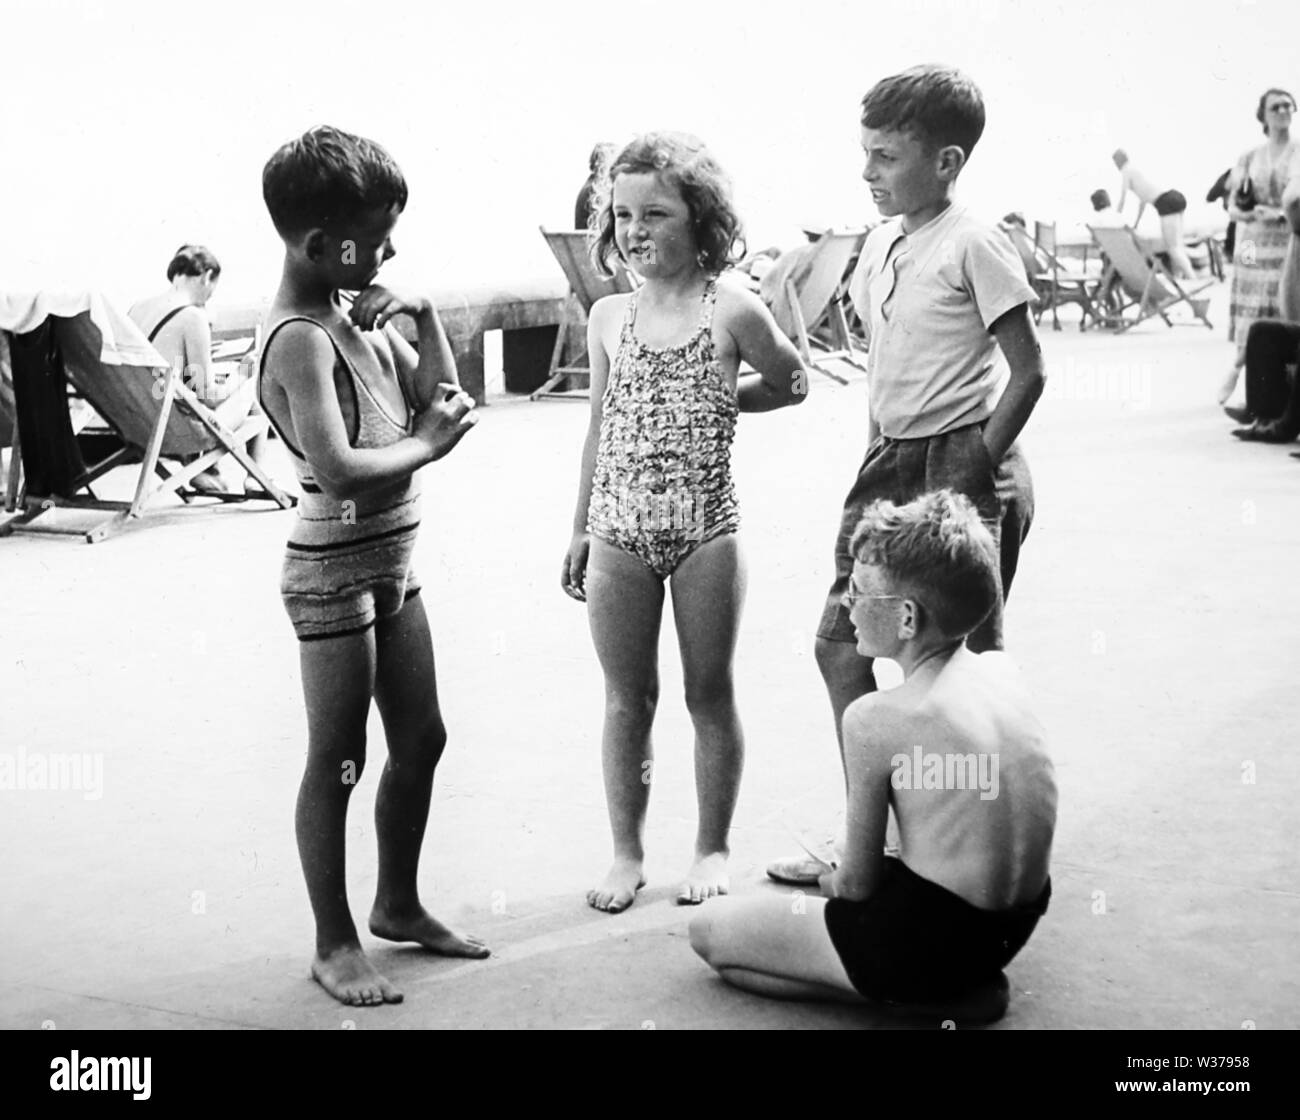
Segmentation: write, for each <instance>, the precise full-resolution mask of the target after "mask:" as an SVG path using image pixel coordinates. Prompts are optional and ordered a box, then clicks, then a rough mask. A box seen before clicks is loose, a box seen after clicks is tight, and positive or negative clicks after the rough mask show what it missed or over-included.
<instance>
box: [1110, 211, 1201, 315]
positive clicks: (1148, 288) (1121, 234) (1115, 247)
mask: <svg viewBox="0 0 1300 1120" xmlns="http://www.w3.org/2000/svg"><path fill="white" fill-rule="evenodd" d="M1088 229H1089V230H1090V231H1091V233H1092V237H1093V240H1094V241H1096V242H1097V245H1098V247H1099V248H1100V249H1101V251H1102V252H1103V253H1105V254H1106V259H1107V260H1109V261H1110V264H1111V267H1112V268H1113V269H1114V270H1115V272H1116V274H1117V275H1118V276H1119V279H1120V283H1121V284H1122V285H1123V286H1124V290H1125V291H1126V292H1127V293H1128V294H1129V295H1131V296H1132V297H1133V298H1134V299H1142V298H1143V295H1144V294H1145V295H1146V301H1147V303H1148V304H1156V305H1159V304H1164V303H1169V302H1170V301H1172V300H1177V299H1180V298H1182V297H1181V296H1180V295H1179V294H1178V292H1177V291H1176V290H1175V289H1174V288H1173V287H1171V286H1170V284H1169V283H1168V282H1167V281H1166V280H1165V277H1164V276H1162V275H1161V274H1160V271H1159V270H1158V269H1157V268H1156V267H1155V265H1153V264H1152V263H1151V261H1150V260H1149V259H1148V258H1147V255H1146V253H1144V252H1143V251H1142V246H1141V245H1140V244H1139V243H1138V239H1137V235H1136V234H1135V233H1134V232H1133V231H1132V230H1131V229H1129V228H1128V227H1127V226H1089V227H1088Z"/></svg>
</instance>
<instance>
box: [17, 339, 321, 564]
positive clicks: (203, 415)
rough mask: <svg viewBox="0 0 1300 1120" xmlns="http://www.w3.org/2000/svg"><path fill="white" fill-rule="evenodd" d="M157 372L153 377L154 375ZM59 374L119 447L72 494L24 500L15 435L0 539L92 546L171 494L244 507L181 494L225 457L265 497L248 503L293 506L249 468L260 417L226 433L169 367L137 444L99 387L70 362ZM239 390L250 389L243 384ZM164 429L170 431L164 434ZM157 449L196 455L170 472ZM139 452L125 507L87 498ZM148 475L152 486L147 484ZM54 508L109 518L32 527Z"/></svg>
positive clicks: (264, 422) (230, 494) (227, 497)
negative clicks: (46, 538) (43, 537)
mask: <svg viewBox="0 0 1300 1120" xmlns="http://www.w3.org/2000/svg"><path fill="white" fill-rule="evenodd" d="M109 368H111V367H109ZM139 372H140V371H139V369H138V367H136V368H135V373H137V374H138V373H139ZM159 373H160V374H161V371H159ZM65 374H66V376H67V378H68V381H69V383H70V384H71V385H72V386H73V387H74V388H75V389H76V390H77V392H78V393H80V394H81V395H82V396H83V397H84V398H85V399H86V400H87V401H89V402H90V404H91V405H92V406H93V407H94V408H95V410H96V411H97V412H99V414H100V415H101V416H102V417H103V418H104V419H105V420H106V421H107V422H108V424H109V425H110V426H111V427H112V428H113V429H114V431H116V432H117V434H118V435H119V436H120V437H121V439H122V442H123V447H122V448H121V449H120V450H118V451H115V452H113V453H112V454H110V455H109V456H107V457H106V458H105V459H103V460H101V461H100V462H98V463H96V464H94V465H93V466H90V467H88V468H87V470H86V472H85V473H84V474H83V475H82V476H80V477H79V478H78V479H77V481H76V484H75V491H76V492H74V493H73V494H70V495H69V494H31V493H29V492H27V491H26V488H25V487H23V486H22V485H21V482H20V477H21V476H20V473H19V472H20V471H21V447H20V440H21V431H19V430H15V433H14V450H13V456H14V457H13V460H12V461H11V463H10V470H9V482H8V487H7V490H6V499H7V502H6V508H12V509H19V510H20V512H18V513H16V514H15V516H13V517H10V518H9V519H8V520H7V521H5V522H4V523H2V524H0V537H5V536H9V535H10V534H12V533H15V532H34V533H52V534H59V535H64V536H84V537H85V539H86V542H87V543H88V544H97V543H99V542H100V541H103V540H107V539H108V538H109V537H111V536H114V535H115V534H117V533H119V532H121V531H122V530H123V529H125V528H126V527H127V526H129V525H130V524H131V523H133V522H135V521H136V520H138V519H139V518H141V517H142V516H143V515H144V513H145V512H146V511H147V510H148V509H149V507H150V506H152V505H154V504H155V503H156V502H157V501H158V499H159V498H161V497H163V496H164V495H166V494H175V495H176V496H177V497H178V498H180V499H181V500H182V501H183V502H186V503H189V502H190V501H191V500H192V499H193V498H195V497H205V498H215V499H217V500H219V501H238V502H245V501H248V500H250V499H249V495H247V494H246V493H243V492H234V491H225V492H221V493H212V492H209V491H202V492H198V491H192V490H188V489H187V487H188V485H189V483H190V482H191V481H192V480H193V479H194V478H195V477H196V476H197V475H199V474H201V473H202V472H204V471H206V470H207V469H208V468H209V467H212V466H214V465H216V463H218V462H219V461H220V460H221V459H223V458H225V456H227V455H232V456H233V457H234V458H235V460H236V461H237V462H238V463H239V464H240V466H242V467H243V468H244V469H245V470H246V471H247V472H248V474H249V475H250V476H251V477H252V478H254V479H256V481H257V482H258V483H260V484H261V486H262V488H263V489H264V490H265V491H266V497H265V498H262V497H261V496H260V495H259V496H258V498H256V499H253V500H270V501H273V502H275V504H276V505H278V506H280V508H281V509H290V508H292V507H293V506H294V505H295V504H296V503H297V499H295V498H294V497H293V496H292V495H290V494H287V493H285V491H284V490H282V489H281V488H280V487H279V486H278V485H276V483H275V481H274V479H272V478H271V477H270V475H268V474H267V473H266V472H265V471H264V470H263V469H262V468H261V467H260V466H259V465H258V464H257V463H256V462H254V460H253V458H252V456H251V455H249V454H248V451H247V449H246V447H247V444H248V443H249V442H250V441H251V440H252V439H254V438H255V437H257V436H259V435H264V434H265V433H266V431H267V429H268V428H269V426H270V421H269V420H268V419H267V418H266V417H265V416H263V415H261V414H253V415H249V416H247V417H245V418H243V419H242V420H241V421H240V423H239V426H238V428H236V429H231V428H229V427H227V426H226V424H225V423H224V422H223V421H222V419H221V417H220V416H219V415H218V413H217V412H216V411H214V410H213V409H211V408H209V407H208V406H207V405H206V404H204V403H203V401H201V400H200V399H199V397H198V396H197V395H196V394H195V393H194V391H193V390H192V389H190V388H189V386H187V385H186V384H185V383H184V381H183V379H182V377H181V371H180V370H179V369H175V368H173V369H171V370H169V371H168V372H167V374H166V377H165V379H162V382H163V389H162V395H161V399H160V400H159V402H158V410H157V416H156V419H155V420H154V422H153V424H152V428H151V430H150V431H149V433H148V437H147V439H145V440H143V441H137V440H133V439H132V437H131V435H130V431H129V430H130V429H131V428H133V427H134V426H135V425H132V424H129V423H121V422H119V421H118V420H115V419H114V413H116V412H117V408H115V407H114V398H113V396H112V393H111V391H110V390H108V389H107V388H106V387H105V385H104V384H103V383H100V384H96V382H95V380H94V379H92V378H87V377H83V376H80V375H79V374H78V372H77V370H76V366H75V363H74V364H71V365H68V366H66V367H65ZM160 379H161V378H160ZM153 391H154V390H153V386H152V385H151V386H150V393H153ZM246 391H248V392H251V391H252V388H251V383H250V386H249V388H248V390H246ZM174 414H175V417H179V418H180V419H181V420H182V421H184V422H187V424H188V432H189V435H190V437H191V442H190V444H189V446H187V447H184V448H181V447H178V446H177V427H180V428H181V431H182V433H184V431H185V424H181V425H177V424H176V423H175V418H174ZM169 425H170V426H171V430H170V431H169ZM169 435H170V436H171V439H172V444H171V446H168V447H166V448H165V446H164V445H165V442H166V440H167V438H168V436H169ZM141 443H143V446H141ZM164 450H166V453H167V454H168V456H175V455H185V456H186V457H188V456H189V455H190V454H194V455H196V457H195V458H193V459H192V460H191V461H190V462H188V463H185V464H184V465H182V466H176V467H173V466H171V465H170V464H165V463H164V462H163V461H162V457H163V455H164ZM140 454H142V455H143V458H142V460H141V464H140V472H139V476H138V479H137V481H136V487H135V494H134V497H133V498H132V499H131V501H129V502H127V501H110V500H101V499H99V498H96V497H95V494H94V491H93V490H91V489H90V484H91V483H92V482H94V481H95V480H96V479H99V478H101V477H103V475H105V474H107V473H108V472H109V471H110V470H113V469H114V468H115V467H118V466H122V465H125V464H127V463H129V462H131V461H132V460H133V459H134V458H135V456H136V455H140ZM155 476H157V478H158V479H160V481H158V482H155V481H154V479H155ZM81 490H85V491H86V496H84V497H83V496H82V495H81V494H80V491H81ZM60 508H62V509H78V510H102V511H105V512H111V513H113V516H112V517H109V518H106V519H104V520H103V521H101V522H100V523H99V524H98V525H95V526H94V527H93V528H91V529H90V530H86V529H84V528H76V529H73V528H67V527H63V526H53V525H48V524H45V525H42V524H35V522H36V519H37V518H39V517H40V516H41V515H42V514H45V513H48V512H49V511H50V510H53V509H60Z"/></svg>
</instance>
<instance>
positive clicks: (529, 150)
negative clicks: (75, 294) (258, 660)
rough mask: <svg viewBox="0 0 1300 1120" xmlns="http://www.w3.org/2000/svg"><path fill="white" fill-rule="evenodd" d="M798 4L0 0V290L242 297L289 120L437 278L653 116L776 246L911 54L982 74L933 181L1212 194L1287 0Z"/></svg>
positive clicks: (826, 188) (1049, 211) (553, 196)
mask: <svg viewBox="0 0 1300 1120" xmlns="http://www.w3.org/2000/svg"><path fill="white" fill-rule="evenodd" d="M185 11H186V13H190V12H193V11H195V9H186V10H185ZM800 11H802V12H803V13H804V18H803V19H802V20H800V19H799V18H798V15H797V14H796V12H797V10H796V8H795V7H794V6H793V5H790V4H780V5H778V4H775V3H768V2H766V0H764V2H761V3H751V4H739V3H731V2H727V3H716V4H709V5H705V4H702V3H699V2H698V0H697V2H696V3H693V4H688V3H680V2H676V0H668V2H663V3H658V4H655V5H653V6H650V5H644V6H637V7H623V8H617V9H611V8H609V7H607V6H604V5H592V4H576V3H553V4H547V5H544V6H543V5H538V6H534V7H522V6H519V5H515V4H493V3H482V4H478V5H474V6H472V7H470V8H468V10H465V9H457V8H452V7H449V6H446V5H437V4H429V5H418V4H414V3H409V2H406V0H397V2H395V3H394V4H391V5H389V6H386V7H381V8H376V9H375V12H376V14H377V15H378V16H383V17H386V19H387V22H386V23H384V24H382V25H381V24H379V23H376V24H375V25H374V27H373V28H372V29H369V28H365V27H364V24H363V25H361V26H360V28H359V26H358V20H357V6H356V5H355V4H350V3H348V4H345V3H340V2H337V0H328V2H326V3H321V4H317V5H313V6H312V7H310V8H307V7H306V6H303V5H294V6H293V7H280V6H272V5H250V4H242V5H241V4H231V5H227V6H225V7H223V8H221V9H217V8H216V7H212V8H208V9H206V10H205V14H204V15H203V17H202V18H201V19H197V18H194V17H193V16H191V15H189V14H186V15H181V14H178V12H179V9H177V8H176V7H175V6H174V5H167V4H162V3H158V2H155V0H148V2H145V0H123V2H121V3H114V4H111V5H109V4H90V3H73V2H68V0H62V2H55V3H48V4H37V3H33V2H31V0H20V2H19V3H16V4H15V3H10V4H8V5H6V7H5V9H4V11H3V14H0V21H2V22H3V25H4V27H5V30H6V32H7V34H6V41H7V43H8V45H9V50H8V51H7V53H6V61H5V65H4V67H3V69H2V70H0V135H3V136H4V137H5V140H6V143H5V151H6V156H7V167H6V171H5V174H4V176H3V177H2V178H0V232H2V233H3V246H4V251H3V254H2V255H0V289H7V290H23V289H31V288H35V287H65V288H69V287H70V288H78V287H94V288H99V289H101V290H102V291H104V292H105V293H106V294H108V295H109V297H110V298H111V299H113V300H114V301H115V302H117V303H120V304H123V305H125V304H126V303H129V302H132V301H134V300H136V299H139V298H141V297H143V296H145V295H148V294H151V293H153V292H156V291H159V290H161V289H162V288H163V287H164V286H165V284H166V279H165V276H164V270H165V267H166V264H167V261H168V260H169V259H170V257H171V254H172V252H173V251H174V250H175V248H176V247H177V246H178V245H180V244H182V243H183V242H186V241H192V242H198V243H202V244H205V245H207V246H208V247H209V248H211V249H212V250H213V251H214V252H215V253H216V254H217V256H218V257H219V258H220V260H221V262H222V266H223V277H222V285H221V287H220V288H219V289H218V292H217V296H216V300H215V304H216V305H220V304H225V303H241V302H248V301H256V300H260V299H262V298H265V297H268V296H269V295H270V294H271V293H272V292H273V290H274V287H275V284H276V282H277V281H278V277H279V250H280V246H279V242H278V240H277V239H276V237H275V233H274V231H273V230H272V228H271V225H270V221H269V219H268V218H267V216H266V213H265V209H264V207H263V205H262V200H261V169H262V165H263V164H264V162H265V161H266V158H267V157H268V156H269V155H270V154H271V152H272V151H273V150H274V149H275V148H276V147H277V146H278V145H279V144H281V143H282V142H284V141H285V140H286V139H288V138H290V137H291V136H294V135H297V134H299V133H301V132H302V131H303V130H304V129H306V128H307V127H309V126H311V125H313V124H318V123H330V124H335V125H338V126H339V127H342V128H346V129H348V130H350V131H355V132H359V133H362V134H364V135H368V136H371V137H373V138H374V139H376V140H379V141H380V142H381V143H383V144H384V145H385V146H386V147H387V148H388V149H389V151H391V152H392V153H393V155H394V156H395V158H396V159H397V161H398V162H399V163H400V164H401V165H402V167H403V170H404V171H405V173H406V176H407V179H408V182H409V184H410V187H411V200H410V203H409V204H408V207H407V210H406V213H405V215H404V216H403V218H402V220H401V222H400V223H399V225H398V228H397V232H396V237H395V241H396V245H397V249H398V256H397V257H396V258H395V259H394V260H393V261H392V262H391V263H390V264H389V265H388V266H387V267H386V268H385V270H384V273H383V274H382V276H383V278H384V279H386V280H388V281H389V282H391V283H393V284H402V283H405V284H412V285H416V286H419V287H422V288H426V289H429V288H439V289H446V288H455V287H456V286H458V285H465V286H471V285H476V284H480V283H483V282H485V281H490V280H494V281H497V282H500V283H501V284H502V285H503V286H508V285H509V284H510V283H511V282H512V281H515V280H520V279H526V278H535V277H539V276H550V275H556V276H558V270H557V267H556V265H555V263H554V262H553V260H552V259H551V258H550V255H549V253H548V252H547V250H546V247H545V244H544V243H543V241H542V239H541V237H540V236H539V234H538V232H537V227H538V226H539V225H543V224H544V225H547V226H550V227H555V228H562V227H565V226H567V225H568V224H569V222H570V221H571V220H572V209H573V199H574V196H575V194H576V193H577V190H578V187H579V186H580V185H581V183H582V180H583V178H584V177H585V174H586V159H587V153H588V151H589V150H590V148H591V145H592V143H593V142H594V141H596V140H600V139H609V140H613V141H616V142H620V141H625V140H626V139H628V138H629V137H630V136H631V135H633V134H635V133H637V132H641V131H646V130H649V129H654V128H677V129H683V130H686V131H690V132H694V133H696V134H698V135H699V136H701V137H702V138H703V139H704V140H705V141H706V142H707V143H708V144H709V146H710V147H711V148H712V149H713V150H714V152H715V153H716V154H717V156H718V158H719V159H720V161H721V162H722V164H723V166H724V167H726V168H727V170H728V172H729V173H730V174H731V176H732V178H733V180H734V182H735V186H736V197H737V203H738V205H739V207H740V210H741V213H742V216H743V217H744V219H745V222H746V226H747V231H748V233H749V243H750V247H751V248H760V247H763V246H766V245H769V244H776V245H786V246H788V245H791V244H794V243H796V242H797V241H798V240H799V239H800V234H799V227H800V226H801V225H803V224H805V223H807V224H819V225H852V224H860V223H862V222H863V221H865V220H871V219H874V218H875V217H876V214H875V210H874V207H872V206H871V203H870V199H869V197H868V196H867V194H866V191H865V188H864V186H863V184H862V182H861V180H860V178H859V174H860V151H859V149H858V146H857V144H858V135H857V108H858V103H859V101H860V99H861V96H862V94H863V93H864V92H865V91H866V90H867V88H868V87H869V86H870V85H871V84H872V83H873V82H874V81H875V80H877V79H878V78H880V77H883V76H885V75H886V74H889V73H893V72H895V71H897V70H899V69H902V68H904V67H906V66H910V65H914V64H916V63H918V62H927V61H942V62H946V63H951V64H953V65H956V66H960V67H961V68H963V69H964V70H966V71H968V72H969V73H970V74H971V75H972V77H974V79H975V80H976V82H977V83H978V84H979V85H980V87H981V89H982V90H983V93H984V97H985V102H986V107H987V110H988V126H987V128H986V130H985V133H984V137H983V139H982V140H981V141H980V144H979V146H978V147H977V148H976V149H975V152H974V154H973V157H972V160H971V162H970V165H969V167H968V168H967V170H966V171H965V172H964V173H963V176H962V181H961V189H960V197H961V199H962V201H964V202H965V203H967V204H968V205H970V206H971V207H972V208H973V209H975V210H976V211H977V212H979V213H981V214H982V215H984V216H986V217H989V218H996V217H998V216H1000V215H1001V214H1003V213H1005V212H1006V211H1008V210H1023V211H1025V212H1026V213H1027V214H1028V215H1029V216H1030V218H1031V219H1032V218H1034V217H1043V218H1047V219H1054V220H1057V221H1059V222H1061V223H1062V224H1064V225H1071V224H1075V223H1078V222H1080V221H1082V220H1083V218H1084V216H1085V215H1086V213H1087V196H1088V194H1089V192H1091V191H1092V190H1093V189H1095V188H1097V187H1106V188H1107V189H1109V190H1110V191H1111V193H1112V195H1113V196H1116V197H1117V196H1118V178H1119V176H1118V173H1117V172H1116V171H1115V168H1114V166H1113V165H1112V164H1111V162H1110V153H1111V151H1113V150H1114V148H1116V147H1124V148H1126V149H1127V150H1128V151H1129V153H1130V155H1131V156H1132V158H1133V160H1134V162H1135V163H1136V164H1137V165H1138V166H1140V167H1141V168H1143V169H1144V170H1145V171H1146V172H1147V173H1148V174H1149V175H1151V176H1152V177H1153V178H1155V179H1157V180H1158V181H1160V182H1161V183H1162V184H1164V185H1167V186H1169V187H1176V188H1177V189H1179V190H1181V191H1182V192H1183V193H1184V194H1185V195H1186V196H1187V198H1188V201H1189V203H1190V205H1191V215H1190V216H1196V215H1197V213H1198V211H1199V212H1200V214H1201V215H1203V216H1205V215H1212V213H1213V211H1212V208H1209V207H1207V206H1205V204H1204V202H1203V199H1204V197H1205V192H1206V190H1207V189H1208V188H1209V186H1210V184H1211V183H1212V182H1213V180H1214V179H1215V177H1216V176H1217V175H1218V174H1219V173H1220V172H1221V171H1223V170H1224V169H1225V168H1226V167H1228V166H1229V165H1230V164H1231V163H1232V162H1233V161H1234V160H1235V159H1236V158H1237V157H1238V156H1239V155H1240V153H1241V152H1243V151H1244V150H1245V149H1246V148H1248V147H1250V146H1253V145H1255V144H1258V143H1260V142H1261V141H1262V139H1263V137H1262V134H1261V132H1260V129H1259V126H1258V125H1257V123H1256V122H1255V120H1254V116H1253V114H1254V109H1255V104H1256V101H1257V99H1258V97H1259V95H1260V94H1261V93H1262V92H1263V91H1264V89H1265V88H1266V87H1268V86H1271V85H1280V86H1283V87H1286V88H1289V89H1291V90H1296V89H1300V73H1297V71H1298V70H1300V8H1297V6H1296V5H1295V4H1294V2H1290V3H1288V2H1285V0H1256V2H1249V0H1235V2H1234V0H1229V2H1228V3H1225V4H1222V5H1216V6H1215V7H1213V8H1210V7H1208V6H1207V7H1206V9H1205V11H1204V13H1203V14H1200V15H1197V16H1196V17H1191V16H1189V15H1187V14H1186V9H1185V6H1183V5H1180V4H1177V3H1171V2H1168V0H1157V2H1155V3H1147V4H1142V5H1140V6H1138V5H1133V4H1129V3H1120V2H1117V0H1098V2H1094V3H1091V4H1088V5H1080V6H1071V7H1065V6H1061V5H1055V4H1045V3H1028V2H1024V0H911V2H900V3H898V4H895V5H891V6H890V7H889V8H888V9H887V10H881V11H879V12H878V13H877V14H874V15H873V14H872V13H871V11H870V10H869V9H867V8H866V6H865V5H862V4H849V3H841V2H817V0H812V2H811V3H809V4H807V5H805V6H804V8H803V9H800ZM303 12H310V13H312V20H311V22H306V21H305V19H304V16H303V14H302V13H303ZM1139 18H1140V19H1141V20H1142V23H1141V25H1139V23H1138V20H1139ZM53 44H57V50H56V49H55V47H54V46H53Z"/></svg>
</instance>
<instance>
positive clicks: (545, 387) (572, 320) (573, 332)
mask: <svg viewBox="0 0 1300 1120" xmlns="http://www.w3.org/2000/svg"><path fill="white" fill-rule="evenodd" d="M538 228H539V229H540V230H541V233H542V236H543V237H544V238H545V239H546V244H547V245H549V246H550V248H551V252H552V253H553V254H554V255H555V259H556V261H558V262H559V265H560V267H561V268H562V269H563V270H564V278H565V279H566V280H567V281H568V282H569V295H568V297H567V298H566V299H565V303H564V321H563V322H562V323H561V324H560V329H559V330H558V331H557V332H556V336H555V349H554V350H553V351H552V352H551V365H550V368H549V370H548V371H547V376H546V381H545V382H544V383H543V384H542V385H541V387H540V388H538V389H537V390H536V391H535V392H533V393H532V394H531V396H530V397H529V399H530V400H534V401H537V400H588V399H590V396H591V393H590V392H589V391H588V390H585V389H571V390H567V391H561V390H560V389H559V388H558V387H559V386H560V385H563V384H565V383H566V382H568V381H570V380H571V379H572V378H574V377H580V376H583V375H586V376H587V377H590V376H591V367H590V365H588V364H587V362H588V360H589V359H588V355H587V340H586V333H585V332H586V326H587V316H588V315H590V314H591V308H592V305H593V304H594V303H595V302H596V301H597V300H598V299H602V298H604V297H605V296H608V295H617V294H620V293H624V292H631V291H633V290H634V289H635V288H636V287H637V280H636V276H635V274H633V273H632V272H631V270H630V269H628V268H625V267H624V266H623V264H622V263H621V262H618V261H615V262H613V264H614V269H615V273H614V276H613V277H606V276H602V275H601V274H600V273H599V272H597V271H596V266H595V264H594V263H592V260H591V252H590V242H589V241H588V238H587V233H586V231H585V230H550V229H547V228H546V227H545V226H540V227H538Z"/></svg>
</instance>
